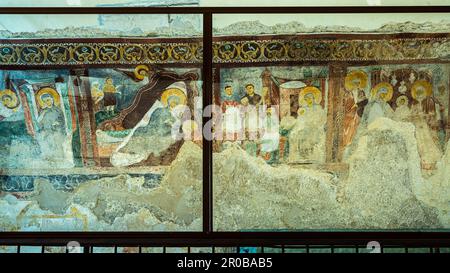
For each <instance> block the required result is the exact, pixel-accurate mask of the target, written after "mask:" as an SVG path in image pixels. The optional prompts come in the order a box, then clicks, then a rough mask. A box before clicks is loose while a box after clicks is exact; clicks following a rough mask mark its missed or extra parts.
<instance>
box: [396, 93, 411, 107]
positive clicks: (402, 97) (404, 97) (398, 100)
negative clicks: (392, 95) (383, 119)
mask: <svg viewBox="0 0 450 273" xmlns="http://www.w3.org/2000/svg"><path fill="white" fill-rule="evenodd" d="M401 99H404V100H405V102H406V105H408V101H409V99H408V97H407V96H405V95H401V96H399V97H398V98H397V99H396V100H395V103H396V104H397V106H399V105H400V100H401Z"/></svg>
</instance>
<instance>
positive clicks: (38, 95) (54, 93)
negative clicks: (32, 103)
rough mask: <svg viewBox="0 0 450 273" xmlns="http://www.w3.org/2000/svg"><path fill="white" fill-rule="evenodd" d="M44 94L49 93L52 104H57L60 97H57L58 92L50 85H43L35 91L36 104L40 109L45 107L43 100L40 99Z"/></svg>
mask: <svg viewBox="0 0 450 273" xmlns="http://www.w3.org/2000/svg"><path fill="white" fill-rule="evenodd" d="M46 94H49V95H50V96H52V98H53V105H56V106H59V103H60V98H59V94H58V92H57V91H56V90H55V89H53V88H51V87H44V88H42V89H40V90H39V91H38V92H37V93H36V98H37V101H38V104H39V106H40V107H41V109H43V108H45V107H46V105H45V103H44V101H43V100H42V96H43V95H46Z"/></svg>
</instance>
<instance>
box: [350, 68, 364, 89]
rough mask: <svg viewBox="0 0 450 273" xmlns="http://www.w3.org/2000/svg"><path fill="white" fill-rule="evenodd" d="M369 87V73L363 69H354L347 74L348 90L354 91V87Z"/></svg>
mask: <svg viewBox="0 0 450 273" xmlns="http://www.w3.org/2000/svg"><path fill="white" fill-rule="evenodd" d="M366 87H367V74H366V72H364V71H362V70H353V71H351V72H349V73H348V74H347V76H345V89H346V90H347V91H352V90H354V89H357V88H360V89H364V88H366Z"/></svg>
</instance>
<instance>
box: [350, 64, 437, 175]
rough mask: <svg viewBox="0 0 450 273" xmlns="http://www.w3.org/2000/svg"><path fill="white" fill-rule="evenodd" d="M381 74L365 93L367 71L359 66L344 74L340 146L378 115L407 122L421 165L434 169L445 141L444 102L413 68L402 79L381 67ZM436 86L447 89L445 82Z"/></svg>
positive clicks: (355, 136)
mask: <svg viewBox="0 0 450 273" xmlns="http://www.w3.org/2000/svg"><path fill="white" fill-rule="evenodd" d="M380 75H381V79H382V80H381V81H379V82H378V83H377V84H373V85H374V86H373V88H372V89H371V91H370V96H366V93H365V90H366V89H367V86H368V76H367V74H366V73H365V72H364V71H362V70H353V71H350V72H349V73H348V74H347V77H346V79H345V98H344V113H345V116H344V121H343V128H344V132H343V137H342V146H343V147H348V146H351V144H352V142H353V140H354V139H356V138H357V137H358V132H361V131H363V130H364V129H365V128H367V126H368V125H369V124H370V123H371V122H373V121H374V120H375V119H377V118H378V117H386V118H389V119H392V120H395V121H400V122H410V123H412V124H413V125H414V127H415V138H416V141H417V148H418V152H419V155H420V158H421V165H422V169H426V170H432V169H434V168H435V166H436V163H437V162H438V161H439V160H440V159H441V157H442V154H443V152H442V150H443V149H444V147H445V142H446V131H445V129H446V128H445V124H446V121H445V119H446V118H445V117H446V115H445V110H446V107H445V105H444V102H443V101H441V100H439V99H438V98H437V97H436V96H435V95H434V93H433V86H432V83H431V82H430V81H429V79H425V78H417V76H416V73H415V72H410V73H409V74H408V75H407V77H404V79H402V80H401V81H399V80H398V79H397V76H396V74H395V73H392V72H391V73H389V72H386V71H381V73H380ZM439 89H440V90H439V91H438V92H441V93H445V91H446V90H445V87H444V86H440V87H439Z"/></svg>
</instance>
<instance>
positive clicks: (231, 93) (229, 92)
mask: <svg viewBox="0 0 450 273" xmlns="http://www.w3.org/2000/svg"><path fill="white" fill-rule="evenodd" d="M225 94H227V96H231V95H233V88H232V87H230V86H229V87H226V88H225Z"/></svg>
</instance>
